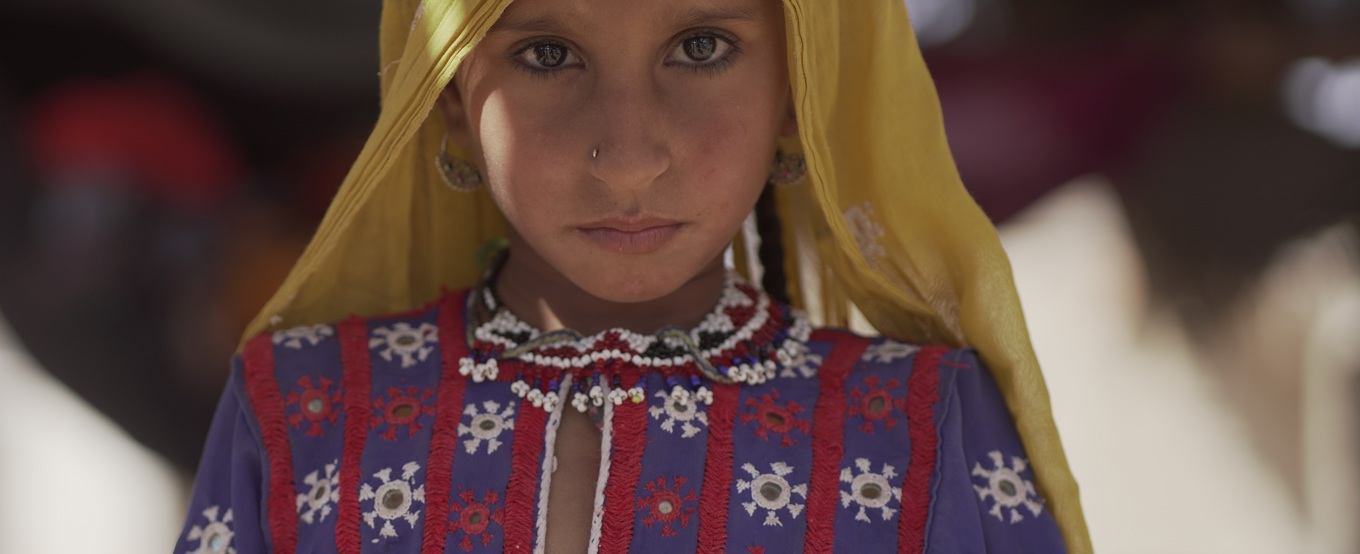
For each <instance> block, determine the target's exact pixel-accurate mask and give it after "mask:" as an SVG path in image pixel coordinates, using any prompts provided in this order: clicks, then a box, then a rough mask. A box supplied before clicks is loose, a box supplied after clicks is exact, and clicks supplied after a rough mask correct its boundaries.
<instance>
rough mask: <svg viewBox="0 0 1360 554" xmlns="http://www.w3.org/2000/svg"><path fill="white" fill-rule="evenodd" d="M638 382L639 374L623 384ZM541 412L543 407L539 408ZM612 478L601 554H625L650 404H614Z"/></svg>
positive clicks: (607, 488)
mask: <svg viewBox="0 0 1360 554" xmlns="http://www.w3.org/2000/svg"><path fill="white" fill-rule="evenodd" d="M636 384H637V375H631V376H630V378H628V379H625V380H624V382H623V383H622V386H623V387H624V388H632V387H633V386H634V385H636ZM540 411H541V410H540ZM613 425H614V428H613V430H612V431H611V433H612V435H610V436H611V437H612V438H611V447H612V450H613V453H612V454H611V455H610V460H611V462H610V463H611V465H610V468H609V481H608V482H606V483H605V486H604V523H603V524H602V527H603V528H602V529H601V530H600V552H601V553H602V554H624V553H625V552H628V547H629V545H631V544H632V542H633V518H632V517H631V515H632V514H631V513H630V512H631V510H630V507H631V506H632V505H633V493H634V491H636V490H637V482H638V477H639V476H640V475H641V473H642V449H643V448H644V447H645V446H646V445H647V403H645V402H630V401H625V402H624V403H623V404H620V405H618V406H615V407H614V415H613Z"/></svg>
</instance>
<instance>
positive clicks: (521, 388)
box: [175, 278, 1065, 554]
mask: <svg viewBox="0 0 1360 554" xmlns="http://www.w3.org/2000/svg"><path fill="white" fill-rule="evenodd" d="M478 321H481V322H482V323H480V324H478V323H477V322H478ZM568 409H580V410H582V411H594V412H595V413H596V414H598V421H599V423H600V425H601V427H602V436H603V441H604V445H603V448H604V451H605V452H607V453H608V455H607V456H605V457H604V459H603V461H602V465H601V473H600V481H599V483H600V485H599V489H598V495H597V497H596V499H595V514H594V517H593V527H592V530H591V533H592V534H591V542H590V544H591V552H603V553H610V554H613V553H624V552H647V553H666V552H710V553H717V552H737V553H761V552H764V553H785V552H856V553H860V552H864V553H872V552H1025V553H1041V552H1042V553H1046V552H1063V551H1065V549H1064V547H1063V542H1062V538H1061V536H1060V534H1059V532H1058V528H1057V526H1056V525H1055V523H1054V521H1053V519H1052V516H1051V515H1050V512H1049V510H1048V509H1047V507H1046V505H1045V503H1044V500H1043V499H1042V498H1041V497H1040V496H1039V494H1038V492H1037V490H1036V488H1035V485H1034V476H1033V473H1032V472H1031V467H1030V465H1029V462H1028V460H1027V457H1026V454H1025V452H1024V449H1023V448H1022V446H1021V443H1020V440H1019V438H1018V436H1017V434H1016V431H1015V428H1014V425H1013V423H1012V421H1011V419H1010V416H1009V415H1008V412H1007V410H1006V407H1005V405H1004V404H1003V402H1002V400H1001V398H1000V396H999V394H998V392H997V389H996V386H995V385H994V384H993V382H992V380H991V378H990V376H989V374H988V372H987V371H985V369H984V368H981V367H980V366H979V362H978V360H977V357H976V356H975V355H974V353H973V352H972V351H970V350H961V349H953V350H951V349H946V348H943V347H937V346H916V345H911V344H907V343H903V342H899V341H894V340H892V339H886V338H865V337H860V336H857V335H854V334H852V333H849V332H847V331H843V330H837V329H816V330H812V329H810V328H809V327H808V325H807V322H806V319H805V318H804V317H803V316H802V315H801V314H799V313H797V312H796V311H794V310H792V309H791V308H789V307H788V306H785V305H781V304H779V303H776V302H772V301H771V300H770V299H769V297H767V296H766V295H764V294H763V293H761V292H759V291H757V290H756V289H754V288H752V287H751V286H750V285H748V284H746V283H744V282H742V281H740V280H739V279H736V278H731V279H729V282H728V285H727V287H726V289H725V292H724V295H723V298H722V301H721V302H720V303H719V305H718V306H717V307H716V308H715V309H714V310H713V312H712V313H711V314H710V315H709V316H708V318H707V319H706V320H705V321H704V322H703V323H702V324H701V325H700V326H699V327H696V328H695V329H692V330H681V329H666V330H663V331H662V332H660V333H658V334H657V335H653V336H643V335H638V334H635V333H630V332H627V331H622V330H617V329H615V330H610V331H605V332H603V333H600V334H597V335H594V336H590V337H582V336H580V335H577V334H575V333H571V332H555V333H540V332H538V331H537V330H534V329H532V328H531V327H529V326H528V325H525V324H523V323H522V322H520V321H519V320H517V319H515V318H514V316H513V315H511V314H510V313H509V312H508V311H507V310H505V309H503V308H501V307H500V306H499V303H498V302H497V301H496V299H495V298H494V296H492V295H490V294H489V293H488V292H487V291H486V290H485V289H472V290H467V291H462V292H457V293H448V294H446V295H444V296H443V297H442V298H441V299H440V300H439V301H438V302H436V303H434V304H432V305H430V306H428V307H426V308H423V309H421V310H418V311H414V312H410V313H406V314H401V315H396V316H391V317H378V318H371V319H359V318H351V319H348V320H345V321H342V322H340V323H338V324H335V325H325V326H309V327H308V328H305V329H300V330H293V331H280V332H276V333H272V334H262V335H260V336H258V337H256V338H254V339H253V340H251V341H249V342H248V343H247V345H246V347H245V349H244V351H243V352H242V354H241V355H239V356H238V357H237V358H236V359H235V360H234V370H233V372H232V376H231V380H230V382H229V385H228V388H227V391H226V392H225V394H224V395H223V397H222V401H221V403H220V404H219V406H218V410H217V415H216V419H215V421H214V424H213V428H212V431H211V433H210V436H209V439H208V445H207V448H206V450H205V453H204V456H203V462H202V464H201V466H200V469H199V474H198V477H197V482H196V484H195V487H194V493H193V498H192V505H191V507H190V510H189V517H188V519H187V521H186V523H185V528H184V529H185V530H184V533H183V535H182V537H181V538H180V541H179V544H178V546H177V547H176V550H175V552H177V553H187V552H194V553H198V552H212V553H225V552H232V553H237V554H251V553H262V552H342V553H361V552H363V553H366V552H394V553H395V552H410V553H417V552H419V553H458V552H542V551H543V549H544V546H543V537H544V531H545V529H544V521H545V515H544V513H543V512H544V510H545V508H546V506H547V491H548V490H549V483H550V480H551V479H552V470H553V467H554V463H553V449H554V440H555V437H556V430H557V425H558V422H559V421H560V418H561V414H562V411H563V410H568Z"/></svg>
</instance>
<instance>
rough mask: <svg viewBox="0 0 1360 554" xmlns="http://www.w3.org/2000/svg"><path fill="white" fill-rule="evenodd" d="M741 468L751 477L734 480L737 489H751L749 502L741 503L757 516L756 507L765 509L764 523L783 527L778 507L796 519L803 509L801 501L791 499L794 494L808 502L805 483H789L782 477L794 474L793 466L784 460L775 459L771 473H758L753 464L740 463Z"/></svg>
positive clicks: (747, 512)
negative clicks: (748, 479) (777, 460)
mask: <svg viewBox="0 0 1360 554" xmlns="http://www.w3.org/2000/svg"><path fill="white" fill-rule="evenodd" d="M741 469H743V470H745V471H746V473H748V474H750V475H751V480H750V481H747V480H745V479H738V480H737V492H746V491H748V490H749V491H751V501H750V502H743V503H742V504H741V505H742V507H743V508H746V514H747V515H750V516H755V515H756V509H757V508H760V509H764V510H766V512H765V523H764V524H765V525H777V526H781V527H782V526H783V525H784V521H783V520H781V519H779V510H785V509H787V510H788V512H789V516H790V517H793V518H797V517H798V515H799V514H801V513H802V512H803V507H804V505H803V504H800V503H796V502H793V501H792V500H793V495H794V494H797V495H798V496H800V497H802V498H803V501H804V502H806V501H807V484H806V483H803V484H799V485H792V486H791V485H789V481H788V480H787V479H785V477H786V476H788V474H790V473H793V468H791V467H789V466H788V464H785V463H784V462H774V463H772V464H770V470H771V473H761V472H760V471H758V470H756V466H754V465H752V464H749V463H747V464H742V466H741Z"/></svg>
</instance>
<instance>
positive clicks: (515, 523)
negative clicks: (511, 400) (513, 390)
mask: <svg viewBox="0 0 1360 554" xmlns="http://www.w3.org/2000/svg"><path fill="white" fill-rule="evenodd" d="M519 410H520V411H519V413H520V416H519V421H516V422H515V424H516V425H515V437H514V439H512V440H511V443H510V483H509V484H508V485H507V486H506V492H505V496H506V499H505V523H504V527H505V551H506V552H532V551H533V545H534V538H535V536H536V535H537V534H536V533H535V529H534V505H535V504H537V500H538V494H537V493H538V486H539V472H540V471H542V469H543V466H542V460H543V428H544V425H545V424H546V423H547V421H548V412H545V411H543V409H542V408H535V407H534V404H533V403H532V402H530V401H528V400H521V401H520V404H519Z"/></svg>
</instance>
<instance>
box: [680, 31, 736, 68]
mask: <svg viewBox="0 0 1360 554" xmlns="http://www.w3.org/2000/svg"><path fill="white" fill-rule="evenodd" d="M737 52H738V50H737V47H736V45H735V42H734V39H729V38H726V37H724V36H722V35H719V34H716V33H715V34H698V35H690V36H689V37H688V38H685V39H681V40H680V42H679V43H678V44H676V45H675V48H674V49H672V50H671V54H670V59H669V62H670V63H674V64H678V65H687V66H690V67H692V68H701V67H714V66H718V65H722V64H723V63H724V62H726V61H728V60H729V59H730V58H732V57H733V56H734V55H735V54H736V53H737Z"/></svg>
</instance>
